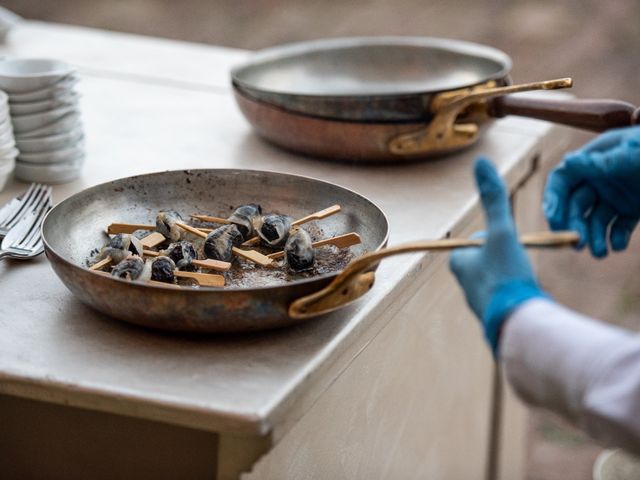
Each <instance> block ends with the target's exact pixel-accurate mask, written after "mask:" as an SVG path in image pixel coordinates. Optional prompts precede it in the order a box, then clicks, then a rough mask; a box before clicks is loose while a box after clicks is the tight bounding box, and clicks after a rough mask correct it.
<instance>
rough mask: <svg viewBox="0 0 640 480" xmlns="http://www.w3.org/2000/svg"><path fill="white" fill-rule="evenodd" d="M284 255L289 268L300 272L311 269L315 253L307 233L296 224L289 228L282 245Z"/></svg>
mask: <svg viewBox="0 0 640 480" xmlns="http://www.w3.org/2000/svg"><path fill="white" fill-rule="evenodd" d="M284 255H285V258H286V259H287V265H288V266H289V268H290V269H291V270H293V271H296V272H302V271H304V270H310V269H312V268H313V264H314V262H315V258H316V254H315V252H314V251H313V246H312V245H311V236H310V235H309V233H308V232H307V231H306V230H304V229H302V228H300V227H298V226H295V227H293V228H291V231H290V233H289V239H288V240H287V243H286V245H285V246H284Z"/></svg>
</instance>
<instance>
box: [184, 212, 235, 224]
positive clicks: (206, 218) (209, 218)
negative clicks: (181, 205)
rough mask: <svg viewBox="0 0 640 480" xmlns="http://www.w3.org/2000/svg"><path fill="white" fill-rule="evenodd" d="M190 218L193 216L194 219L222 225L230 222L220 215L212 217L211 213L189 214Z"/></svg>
mask: <svg viewBox="0 0 640 480" xmlns="http://www.w3.org/2000/svg"><path fill="white" fill-rule="evenodd" d="M189 216H190V217H191V218H195V219H196V220H201V221H203V222H212V223H222V224H223V225H228V224H229V223H231V222H230V221H229V220H227V219H226V218H222V217H212V216H211V215H196V214H193V215H189Z"/></svg>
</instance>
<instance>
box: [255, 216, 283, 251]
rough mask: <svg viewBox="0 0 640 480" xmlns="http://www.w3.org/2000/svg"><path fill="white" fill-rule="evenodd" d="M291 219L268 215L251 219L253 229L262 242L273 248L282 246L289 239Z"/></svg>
mask: <svg viewBox="0 0 640 480" xmlns="http://www.w3.org/2000/svg"><path fill="white" fill-rule="evenodd" d="M292 222H293V218H291V217H290V216H288V215H278V214H275V213H270V214H268V215H264V216H258V217H255V218H254V219H253V227H254V229H255V231H256V233H257V234H258V236H259V237H260V239H261V240H262V242H263V243H264V244H265V245H267V246H269V247H273V248H277V247H281V246H283V245H284V244H285V243H286V241H287V238H288V237H289V230H290V229H291V223H292Z"/></svg>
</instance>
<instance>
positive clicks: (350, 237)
mask: <svg viewBox="0 0 640 480" xmlns="http://www.w3.org/2000/svg"><path fill="white" fill-rule="evenodd" d="M359 243H362V239H361V238H360V235H358V234H357V233H355V232H351V233H345V234H344V235H338V236H336V237H332V238H325V239H324V240H318V241H317V242H313V243H312V244H311V246H312V247H313V248H318V247H324V246H325V245H335V246H336V247H338V248H346V247H351V246H352V245H358V244H359ZM267 257H269V258H273V259H274V260H277V259H279V258H282V257H284V251H281V252H275V253H272V254H270V255H267Z"/></svg>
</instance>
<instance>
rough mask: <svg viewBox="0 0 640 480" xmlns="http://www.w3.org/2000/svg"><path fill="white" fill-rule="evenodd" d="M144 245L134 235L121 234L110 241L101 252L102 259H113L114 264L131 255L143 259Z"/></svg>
mask: <svg viewBox="0 0 640 480" xmlns="http://www.w3.org/2000/svg"><path fill="white" fill-rule="evenodd" d="M142 248H143V247H142V243H140V240H138V239H137V238H136V237H134V236H133V235H129V234H128V233H119V234H117V235H114V236H113V237H111V238H110V239H109V243H108V244H107V246H106V247H104V248H103V249H102V250H100V256H99V258H100V259H103V258H107V257H111V259H112V260H113V263H114V264H117V263H120V262H122V261H123V260H124V259H125V258H127V257H128V256H129V255H131V254H133V255H138V256H139V257H142Z"/></svg>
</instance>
